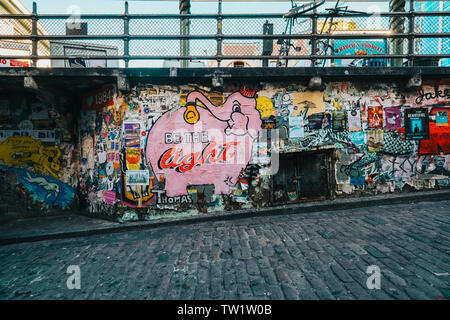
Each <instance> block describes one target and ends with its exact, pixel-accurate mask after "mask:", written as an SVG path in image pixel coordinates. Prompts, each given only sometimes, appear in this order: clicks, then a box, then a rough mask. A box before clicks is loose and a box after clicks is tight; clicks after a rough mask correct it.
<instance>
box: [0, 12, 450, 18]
mask: <svg viewBox="0 0 450 320" xmlns="http://www.w3.org/2000/svg"><path fill="white" fill-rule="evenodd" d="M410 14H411V13H409V12H379V13H363V12H362V13H327V12H322V13H317V14H316V17H318V18H326V17H330V18H331V17H371V16H373V15H377V16H380V17H399V16H400V17H402V16H403V17H408V16H409V15H410ZM413 14H414V15H415V16H449V15H450V14H449V12H447V11H430V12H413ZM284 15H285V13H258V14H221V15H218V14H127V15H125V14H81V15H80V19H123V18H124V17H125V16H127V17H128V18H129V19H178V18H190V19H216V18H217V17H219V16H220V17H221V18H222V19H255V18H283V17H284ZM313 16H314V14H311V13H310V14H303V15H301V16H300V17H298V18H297V19H302V18H311V17H313ZM33 17H34V15H32V14H0V19H31V18H33ZM36 17H37V18H38V19H46V20H47V19H69V18H72V15H70V14H37V15H36Z"/></svg>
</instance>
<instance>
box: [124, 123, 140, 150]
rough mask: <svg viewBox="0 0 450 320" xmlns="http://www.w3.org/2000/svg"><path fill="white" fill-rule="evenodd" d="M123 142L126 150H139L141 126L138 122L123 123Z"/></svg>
mask: <svg viewBox="0 0 450 320" xmlns="http://www.w3.org/2000/svg"><path fill="white" fill-rule="evenodd" d="M123 140H124V142H125V147H126V148H140V147H141V124H140V123H139V122H124V124H123Z"/></svg>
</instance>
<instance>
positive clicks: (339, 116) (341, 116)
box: [332, 111, 345, 131]
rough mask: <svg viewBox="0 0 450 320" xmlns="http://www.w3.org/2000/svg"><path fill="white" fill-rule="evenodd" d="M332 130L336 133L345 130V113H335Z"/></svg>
mask: <svg viewBox="0 0 450 320" xmlns="http://www.w3.org/2000/svg"><path fill="white" fill-rule="evenodd" d="M332 128H333V130H336V131H343V130H345V113H344V112H343V111H333V119H332Z"/></svg>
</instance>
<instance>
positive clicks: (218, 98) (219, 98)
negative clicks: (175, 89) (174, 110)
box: [180, 90, 225, 107]
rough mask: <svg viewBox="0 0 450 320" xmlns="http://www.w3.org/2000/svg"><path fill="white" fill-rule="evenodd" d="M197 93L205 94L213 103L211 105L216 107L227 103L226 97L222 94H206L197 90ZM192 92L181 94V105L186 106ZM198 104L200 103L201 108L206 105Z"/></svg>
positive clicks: (186, 91) (187, 91)
mask: <svg viewBox="0 0 450 320" xmlns="http://www.w3.org/2000/svg"><path fill="white" fill-rule="evenodd" d="M197 91H199V92H201V93H203V94H204V95H205V97H207V98H208V100H209V101H211V103H212V104H213V105H215V106H221V105H223V104H224V102H225V97H224V96H223V95H222V94H220V93H214V92H204V91H202V90H197ZM190 92H191V91H189V90H183V91H182V92H181V93H180V105H182V106H184V105H186V97H187V96H188V94H189V93H190ZM197 103H198V106H199V107H205V105H204V104H203V103H202V102H201V101H198V102H197Z"/></svg>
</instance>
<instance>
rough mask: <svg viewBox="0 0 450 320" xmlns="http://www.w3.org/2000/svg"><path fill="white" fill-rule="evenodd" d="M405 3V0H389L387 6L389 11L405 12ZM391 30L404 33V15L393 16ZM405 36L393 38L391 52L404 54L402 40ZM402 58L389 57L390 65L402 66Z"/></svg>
mask: <svg viewBox="0 0 450 320" xmlns="http://www.w3.org/2000/svg"><path fill="white" fill-rule="evenodd" d="M405 3H406V0H391V2H389V7H390V11H391V12H403V14H404V12H405ZM391 30H392V31H393V32H394V33H404V32H405V16H404V15H402V16H394V17H393V18H392V20H391ZM404 40H405V38H394V39H393V41H392V42H393V46H392V53H393V54H404V53H403V41H404ZM402 66H403V59H401V58H392V59H391V67H402Z"/></svg>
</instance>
